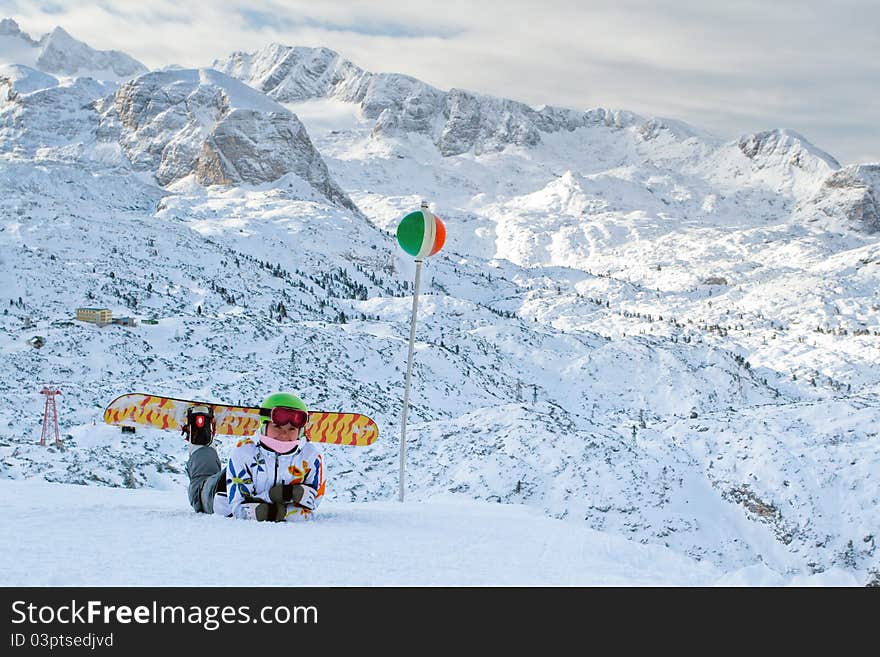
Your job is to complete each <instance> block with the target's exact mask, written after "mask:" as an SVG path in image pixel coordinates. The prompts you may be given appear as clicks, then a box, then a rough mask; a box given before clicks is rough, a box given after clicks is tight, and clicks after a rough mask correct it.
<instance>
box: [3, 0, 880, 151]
mask: <svg viewBox="0 0 880 657" xmlns="http://www.w3.org/2000/svg"><path fill="white" fill-rule="evenodd" d="M0 15H2V16H6V17H11V18H14V19H15V20H16V21H17V22H18V23H19V25H20V26H21V28H22V29H23V30H24V31H26V32H29V33H30V34H31V36H33V37H34V38H39V36H40V35H42V34H43V33H45V32H48V31H49V30H51V29H52V28H54V27H55V26H56V25H60V26H62V27H63V28H64V29H66V30H67V31H68V32H70V33H71V34H72V35H73V36H74V37H76V38H78V39H80V40H82V41H85V42H86V43H88V44H89V45H91V46H92V47H94V48H99V49H102V50H104V49H118V50H123V51H125V52H127V53H128V54H130V55H132V56H133V57H135V58H137V59H139V60H141V61H142V62H143V63H144V64H146V65H147V66H149V67H151V68H152V67H159V66H164V65H166V64H179V65H182V66H208V65H210V64H211V62H212V61H213V60H214V59H215V58H222V57H225V56H226V55H228V54H229V53H231V52H233V51H235V50H244V51H253V50H256V49H258V48H261V47H263V46H265V45H267V44H268V43H270V42H273V41H277V42H280V43H284V44H288V45H302V46H326V47H328V48H332V49H333V50H335V51H337V52H339V53H340V54H341V55H342V56H344V57H345V58H347V59H350V60H351V61H353V62H354V63H355V64H357V65H358V66H360V67H361V68H364V69H367V70H369V71H374V72H382V71H385V72H395V73H406V74H408V75H412V76H414V77H417V78H419V79H421V80H423V81H425V82H427V83H429V84H432V85H434V86H436V87H439V88H441V89H449V88H451V87H460V88H464V89H469V90H472V91H477V92H481V93H485V94H491V95H495V96H503V97H506V98H513V99H515V100H520V101H523V102H527V103H530V104H533V105H540V104H549V105H557V106H562V107H572V108H577V109H588V108H591V107H611V108H620V109H627V110H630V111H634V112H637V113H639V114H643V115H646V116H662V117H670V118H676V119H680V120H683V121H687V122H688V123H691V124H693V125H695V126H697V127H700V128H703V129H705V130H708V131H709V132H713V133H715V134H717V135H719V136H721V137H725V138H730V139H733V138H735V137H738V136H739V135H741V134H744V133H749V132H757V131H760V130H766V129H770V128H777V127H780V128H789V129H792V130H795V131H797V132H800V133H801V134H803V135H804V136H806V137H807V139H809V140H810V141H811V142H813V143H814V144H815V145H816V146H818V147H819V148H822V149H823V150H826V151H828V152H829V153H830V154H831V155H833V156H834V157H836V158H837V159H838V160H839V161H840V162H841V163H842V164H848V163H854V162H880V129H878V122H880V2H878V0H835V2H831V1H830V0H824V1H815V0H800V1H791V0H777V1H776V2H766V1H765V0H739V1H734V0H726V1H723V2H722V1H719V2H712V3H707V2H704V1H703V0H694V1H692V0H668V1H664V0H580V1H578V0H544V1H543V2H541V3H538V2H534V1H533V0H505V1H497V0H478V1H467V2H466V1H464V0H442V1H439V2H438V1H437V0H434V1H432V2H426V1H423V0H387V1H384V0H383V1H382V2H378V1H377V0H370V1H361V0H351V1H345V2H342V1H332V0H320V1H316V0H303V1H300V0H285V1H283V2H282V1H280V0H247V1H241V0H226V1H225V2H209V1H201V2H196V1H194V0H137V1H129V0H124V1H123V0H113V1H112V2H110V1H106V2H105V1H103V0H91V1H87V2H80V1H79V0H65V1H64V2H61V1H54V0H46V1H43V2H41V1H40V0H0Z"/></svg>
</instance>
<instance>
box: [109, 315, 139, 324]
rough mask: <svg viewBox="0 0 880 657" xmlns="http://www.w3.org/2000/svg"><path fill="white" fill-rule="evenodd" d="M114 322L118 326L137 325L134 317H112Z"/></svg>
mask: <svg viewBox="0 0 880 657" xmlns="http://www.w3.org/2000/svg"><path fill="white" fill-rule="evenodd" d="M112 321H113V323H114V324H119V325H120V326H137V325H138V321H137V318H136V317H114V318H113V320H112Z"/></svg>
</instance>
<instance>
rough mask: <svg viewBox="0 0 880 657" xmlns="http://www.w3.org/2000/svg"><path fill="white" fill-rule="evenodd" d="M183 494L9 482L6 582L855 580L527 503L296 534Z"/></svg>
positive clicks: (444, 506) (325, 522)
mask: <svg viewBox="0 0 880 657" xmlns="http://www.w3.org/2000/svg"><path fill="white" fill-rule="evenodd" d="M185 498H186V496H185V494H183V491H174V492H165V491H150V490H142V491H126V490H119V489H112V488H104V487H83V486H69V485H59V484H47V483H45V482H25V483H16V482H8V481H2V480H0V517H2V518H3V519H4V520H2V521H0V554H2V556H0V585H2V586H95V585H98V586H395V585H396V586H708V585H712V584H716V585H745V586H754V585H771V586H781V585H793V586H811V585H819V586H852V585H854V584H855V580H854V579H853V577H852V575H850V574H848V573H846V572H844V571H842V570H838V569H835V570H833V571H828V572H825V573H822V574H821V575H814V576H811V577H804V576H790V575H789V576H784V575H781V574H779V573H776V572H773V571H772V570H770V569H769V568H767V567H760V566H759V567H750V568H747V569H742V570H740V571H736V572H733V573H726V574H722V573H719V571H718V570H717V569H716V568H714V567H713V566H711V565H710V564H708V563H698V562H695V561H691V560H689V559H687V558H684V557H682V556H680V555H678V554H676V553H675V552H673V551H672V550H668V549H665V548H662V547H657V546H650V545H639V544H638V543H633V542H631V541H627V540H626V539H624V538H621V537H618V536H614V535H612V534H607V533H602V532H597V531H594V530H591V529H588V528H586V527H584V526H583V525H581V524H579V523H578V524H575V523H571V522H566V521H561V520H553V519H550V518H546V517H543V516H542V514H540V513H538V512H536V511H534V510H531V509H528V508H524V507H519V506H513V505H502V504H487V503H480V502H473V501H470V500H466V499H461V498H456V497H452V496H443V497H438V498H436V499H433V500H430V501H426V502H421V503H405V504H400V503H397V502H370V503H361V504H353V503H346V502H327V503H325V504H324V505H322V507H321V509H320V510H319V512H318V514H317V515H316V517H315V520H314V521H313V522H309V523H298V524H295V525H294V524H271V523H264V524H258V523H250V522H244V521H236V520H232V519H227V518H220V517H217V516H205V515H201V516H194V515H193V513H192V512H191V510H190V509H189V507H188V505H187V502H186V499H185ZM147 539H149V540H147ZM48 545H50V546H51V558H47V557H46V546H48ZM243 545H252V546H259V553H260V554H262V555H272V556H271V558H272V559H274V560H278V561H280V562H284V561H289V562H290V563H292V564H294V563H298V562H300V561H306V562H307V563H308V567H306V568H303V567H299V566H298V567H296V568H295V571H296V572H297V573H300V574H301V577H302V578H301V579H297V580H296V581H290V580H288V579H285V577H284V574H283V570H279V569H277V568H275V569H267V568H233V567H230V566H231V565H232V564H234V563H236V562H237V561H239V560H240V559H241V557H242V550H241V547H242V546H243ZM84 546H89V547H88V549H84ZM296 546H300V547H299V549H298V548H297V547H296ZM306 546H307V547H306ZM340 546H344V549H340Z"/></svg>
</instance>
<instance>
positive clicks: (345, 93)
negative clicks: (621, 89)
mask: <svg viewBox="0 0 880 657" xmlns="http://www.w3.org/2000/svg"><path fill="white" fill-rule="evenodd" d="M213 66H214V67H215V68H218V69H220V70H222V71H224V72H226V73H228V74H229V75H232V76H234V77H237V78H239V79H241V80H243V81H245V82H247V83H248V84H250V85H252V86H254V87H255V88H257V89H260V90H261V91H263V92H265V93H266V94H268V95H270V96H272V97H273V98H275V99H277V100H278V101H280V102H284V103H296V102H302V101H304V100H309V99H315V98H336V99H339V100H343V101H346V102H352V103H357V104H358V105H359V106H360V108H361V111H362V112H363V115H364V117H366V118H368V119H370V120H372V121H374V126H373V131H374V133H376V134H392V135H393V134H400V133H407V132H415V133H419V134H425V135H428V136H429V137H430V138H431V139H432V140H433V141H434V142H435V144H436V145H437V147H438V148H439V149H440V151H441V153H443V155H446V156H451V155H458V154H461V153H466V152H469V151H473V152H475V153H478V154H479V153H482V152H495V151H499V150H502V149H504V148H505V147H506V146H509V145H516V146H533V145H535V144H537V143H539V142H540V140H541V137H540V133H542V132H556V131H560V130H569V131H570V130H573V129H575V128H577V127H580V126H584V125H593V124H598V123H601V124H604V125H607V126H611V127H618V128H620V127H626V126H630V125H633V124H634V123H644V122H645V121H644V119H641V118H640V117H638V116H636V115H634V114H631V113H629V112H623V111H612V110H605V109H596V110H592V111H589V112H578V111H576V110H568V109H562V108H555V107H550V106H544V107H542V108H541V109H540V110H535V109H533V108H532V107H530V106H529V105H527V104H525V103H521V102H517V101H514V100H508V99H503V98H495V97H492V96H485V95H481V94H477V93H473V92H470V91H465V90H463V89H451V90H450V91H448V92H443V91H441V90H439V89H437V88H435V87H432V86H431V85H428V84H425V83H424V82H421V81H420V80H417V79H415V78H413V77H410V76H408V75H401V74H398V73H369V72H367V71H364V70H363V69H361V68H360V67H358V66H356V65H355V64H353V63H351V62H350V61H348V60H346V59H343V58H342V57H341V56H340V55H339V54H338V53H336V52H334V51H332V50H329V49H327V48H302V47H290V46H283V45H280V44H272V45H270V46H267V47H266V48H263V49H262V50H259V51H257V52H255V53H243V52H236V53H233V54H232V55H230V56H229V57H228V58H226V59H225V60H221V61H215V62H214V64H213ZM665 127H666V126H664V125H663V124H662V123H661V122H657V121H655V122H654V123H652V124H651V126H650V127H649V128H646V134H647V133H648V132H650V131H651V130H654V129H663V128H665Z"/></svg>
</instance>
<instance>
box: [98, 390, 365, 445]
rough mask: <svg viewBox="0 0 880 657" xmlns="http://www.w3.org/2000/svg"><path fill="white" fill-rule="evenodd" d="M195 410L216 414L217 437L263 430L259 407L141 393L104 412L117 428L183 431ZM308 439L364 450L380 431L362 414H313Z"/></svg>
mask: <svg viewBox="0 0 880 657" xmlns="http://www.w3.org/2000/svg"><path fill="white" fill-rule="evenodd" d="M193 406H207V407H209V408H210V409H211V410H212V411H213V413H214V421H215V423H216V425H217V426H216V431H217V434H222V435H226V436H252V435H253V434H254V433H256V431H257V429H258V428H259V426H260V409H259V407H255V406H231V405H229V404H212V403H210V402H201V401H193V400H189V399H175V398H173V397H159V396H156V395H148V394H145V393H140V392H132V393H128V394H125V395H122V396H120V397H117V398H116V399H114V400H113V401H112V402H110V404H108V406H107V408H105V409H104V422H106V423H107V424H112V425H115V426H132V425H135V424H139V425H145V426H150V427H155V428H156V429H164V430H166V431H175V430H177V431H180V430H181V428H182V427H183V425H184V424H185V423H186V411H187V409H188V408H191V407H193ZM305 435H306V437H307V438H308V439H309V440H310V441H312V442H314V443H328V444H331V445H357V446H364V445H372V444H373V443H374V442H376V439H377V438H378V437H379V427H378V426H376V423H375V422H374V421H373V420H372V419H370V418H369V417H367V416H366V415H361V414H359V413H334V412H332V411H309V422H308V424H306V426H305Z"/></svg>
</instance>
